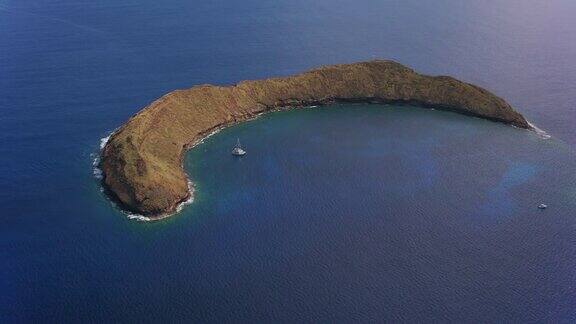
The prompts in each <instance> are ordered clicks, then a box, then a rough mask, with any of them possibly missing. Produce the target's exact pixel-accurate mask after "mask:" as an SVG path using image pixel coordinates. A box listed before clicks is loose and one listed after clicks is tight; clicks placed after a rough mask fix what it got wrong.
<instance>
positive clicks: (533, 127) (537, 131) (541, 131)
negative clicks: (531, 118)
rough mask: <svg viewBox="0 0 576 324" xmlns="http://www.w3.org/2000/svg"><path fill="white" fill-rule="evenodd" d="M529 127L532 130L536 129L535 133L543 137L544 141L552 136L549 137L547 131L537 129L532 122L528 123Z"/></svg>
mask: <svg viewBox="0 0 576 324" xmlns="http://www.w3.org/2000/svg"><path fill="white" fill-rule="evenodd" d="M528 125H530V127H532V129H534V131H535V132H536V134H538V135H539V136H540V137H542V138H543V139H549V138H551V137H552V136H551V135H549V134H548V133H546V131H545V130H543V129H540V128H538V127H536V125H534V124H532V123H531V122H528Z"/></svg>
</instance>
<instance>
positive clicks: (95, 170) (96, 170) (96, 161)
mask: <svg viewBox="0 0 576 324" xmlns="http://www.w3.org/2000/svg"><path fill="white" fill-rule="evenodd" d="M112 134H114V132H111V133H110V134H108V136H106V137H103V138H101V139H100V151H99V152H98V153H93V154H92V157H93V159H92V174H94V177H95V178H96V179H98V180H102V170H101V169H100V154H101V153H102V150H103V149H104V147H105V146H106V143H108V141H109V140H110V136H112ZM101 190H103V189H101Z"/></svg>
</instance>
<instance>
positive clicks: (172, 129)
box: [100, 60, 531, 220]
mask: <svg viewBox="0 0 576 324" xmlns="http://www.w3.org/2000/svg"><path fill="white" fill-rule="evenodd" d="M335 102H362V103H404V104H411V105H412V104H413V105H417V106H421V107H433V108H438V109H444V110H451V111H455V112H459V113H463V114H467V115H472V116H477V117H481V118H486V119H489V120H493V121H498V122H503V123H506V124H510V125H513V126H516V127H519V128H525V129H530V128H531V126H530V124H529V123H528V122H527V121H526V119H525V118H524V117H523V116H522V115H521V114H519V113H518V112H516V111H515V110H514V109H513V108H512V107H511V106H510V105H509V104H508V103H506V102H505V101H504V100H503V99H501V98H499V97H497V96H495V95H494V94H492V93H490V92H488V91H487V90H484V89H482V88H480V87H477V86H475V85H472V84H469V83H465V82H462V81H458V80H456V79H454V78H452V77H448V76H426V75H422V74H418V73H416V72H415V71H413V70H411V69H409V68H407V67H405V66H403V65H401V64H399V63H396V62H393V61H383V60H376V61H370V62H360V63H354V64H342V65H332V66H324V67H320V68H318V69H314V70H311V71H308V72H305V73H302V74H298V75H294V76H289V77H285V78H272V79H267V80H258V81H243V82H240V83H239V84H237V85H233V86H228V87H221V86H212V85H199V86H195V87H192V88H190V89H187V90H176V91H172V92H170V93H168V94H166V95H164V96H163V97H161V98H160V99H158V100H156V101H154V102H152V103H151V104H150V105H149V106H147V107H145V108H144V109H142V110H141V111H140V112H138V113H137V114H136V115H134V116H133V117H131V118H130V119H129V120H128V122H127V123H126V124H124V125H123V126H122V127H120V128H119V129H118V130H116V131H115V132H114V133H113V134H112V135H111V136H110V139H109V140H108V142H107V143H106V145H105V147H104V148H103V150H102V152H101V159H100V168H101V170H102V174H103V178H102V183H103V186H104V188H105V189H106V192H107V194H108V195H109V196H110V197H111V198H112V199H113V200H114V201H116V202H118V204H119V206H120V207H121V208H123V209H125V210H127V211H130V212H133V213H137V214H140V215H144V216H146V217H147V218H148V219H152V220H154V219H161V218H164V217H167V216H169V215H171V214H173V213H174V212H175V211H176V210H177V208H178V206H179V204H181V203H182V202H184V201H186V200H188V199H189V198H190V195H191V192H190V189H189V185H188V179H187V176H186V173H185V172H184V169H183V166H182V162H183V158H184V152H185V151H186V150H187V149H188V148H190V147H191V146H192V145H194V143H197V142H198V141H199V140H201V139H202V138H204V137H205V136H206V135H207V134H210V133H211V132H213V131H215V130H217V129H219V128H222V127H225V126H229V125H233V124H235V123H238V122H241V121H244V120H247V119H250V118H253V117H254V116H256V115H258V114H260V113H263V112H266V111H272V110H276V109H281V108H297V107H304V106H310V105H326V104H332V103H335Z"/></svg>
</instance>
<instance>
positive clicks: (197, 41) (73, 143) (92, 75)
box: [0, 0, 576, 323]
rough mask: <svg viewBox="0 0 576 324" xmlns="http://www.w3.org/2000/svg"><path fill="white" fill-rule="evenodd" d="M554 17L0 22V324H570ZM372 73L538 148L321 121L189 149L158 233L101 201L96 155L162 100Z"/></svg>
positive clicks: (230, 11)
mask: <svg viewBox="0 0 576 324" xmlns="http://www.w3.org/2000/svg"><path fill="white" fill-rule="evenodd" d="M574 16H576V2H575V1H573V0H548V1H537V0H490V1H483V0H470V1H461V0H440V1H416V0H396V1H358V0H354V1H353V0H333V1H328V0H315V1H302V0H290V1H286V0H280V1H254V0H247V1H242V2H240V1H231V0H216V1H202V2H201V1H192V0H168V1H151V0H140V1H135V0H126V1H121V0H99V1H87V0H42V1H40V0H18V1H16V0H0V322H1V323H13V322H18V323H20V322H55V323H63V322H105V321H106V322H119V321H122V322H159V321H171V322H393V323H396V322H458V323H460V322H475V323H478V322H574V321H576V172H575V170H576V153H575V152H576V151H575V149H576V127H574V124H575V123H576V108H575V107H576V104H575V101H574V98H576V64H575V62H576V39H575V38H574V35H576V22H575V21H576V20H574ZM373 58H388V59H394V60H398V61H400V62H401V63H403V64H406V65H409V66H411V67H413V68H415V69H416V70H417V71H419V72H423V73H428V74H448V75H453V76H455V77H458V78H460V79H462V80H465V81H468V82H473V83H475V84H478V85H480V86H483V87H485V88H487V89H489V90H491V91H493V92H495V93H496V94H498V95H500V96H502V97H504V98H505V99H506V100H507V101H509V102H510V103H511V104H512V105H513V106H514V107H516V109H517V110H518V111H520V112H521V113H523V114H524V115H525V116H526V117H527V118H528V119H529V120H530V121H531V122H532V123H534V124H535V125H537V126H538V127H540V128H542V129H544V130H545V131H546V132H547V133H548V134H550V135H551V138H549V139H545V138H543V137H542V136H539V135H537V134H535V133H533V132H528V131H524V130H519V129H516V128H513V127H509V126H506V125H502V124H498V123H493V122H489V121H485V120H480V119H477V118H470V117H466V116H461V115H457V114H454V113H449V112H442V111H436V110H425V109H420V108H416V107H400V106H377V105H335V106H330V107H322V108H310V109H304V110H298V111H287V112H277V113H272V114H268V115H265V116H263V117H261V118H258V119H256V120H253V121H250V122H247V123H245V124H242V125H239V126H236V127H233V128H229V129H225V130H223V131H222V132H220V133H218V134H216V135H214V136H212V137H210V138H208V139H207V140H205V141H204V142H203V143H202V144H200V145H199V146H197V147H196V148H194V149H193V150H191V151H190V152H189V153H188V155H187V158H186V165H185V166H186V170H187V171H188V173H189V175H190V177H191V178H192V180H193V181H194V182H195V184H196V187H195V189H196V192H195V200H194V202H193V203H192V204H191V205H189V206H187V207H186V208H184V210H183V211H182V212H181V213H179V214H178V215H176V216H174V217H172V218H169V219H166V220H164V221H160V222H154V223H146V222H138V221H135V220H131V219H128V217H127V216H126V215H125V214H123V213H121V212H120V211H118V210H117V209H116V208H115V207H114V206H112V204H111V203H110V202H109V201H108V200H107V199H106V197H105V196H104V195H103V194H102V192H101V187H100V185H99V182H98V180H97V179H96V178H95V176H94V170H93V165H92V164H93V161H94V158H95V157H96V156H97V154H98V151H99V146H100V140H101V139H102V138H104V137H106V136H107V135H108V134H109V133H110V132H111V131H113V130H114V129H115V128H117V127H118V126H120V125H121V124H122V123H123V122H125V121H126V120H127V119H128V118H129V117H130V116H131V115H133V114H134V113H136V112H137V111H138V110H139V109H140V108H142V107H143V106H145V105H147V104H148V103H150V102H151V101H153V100H154V99H156V98H158V97H160V96H161V95H162V94H164V93H166V92H168V91H170V90H173V89H177V88H187V87H190V86H193V85H195V84H202V83H212V84H220V85H228V84H233V83H236V82H238V81H240V80H244V79H258V78H265V77H271V76H284V75H289V74H292V73H297V72H301V71H303V70H306V69H309V68H312V67H315V66H318V65H323V64H333V63H348V62H354V61H360V60H370V59H373ZM237 138H240V139H241V140H242V142H243V144H244V146H245V148H246V150H247V151H248V154H247V155H246V156H245V157H243V158H240V159H237V158H236V159H235V158H233V157H232V156H231V155H230V149H231V147H232V146H233V145H234V144H235V142H236V139H237ZM540 203H546V204H548V206H549V207H548V209H546V210H544V211H541V210H539V209H538V208H537V206H538V204H540Z"/></svg>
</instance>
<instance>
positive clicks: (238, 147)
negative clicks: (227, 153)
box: [232, 139, 246, 156]
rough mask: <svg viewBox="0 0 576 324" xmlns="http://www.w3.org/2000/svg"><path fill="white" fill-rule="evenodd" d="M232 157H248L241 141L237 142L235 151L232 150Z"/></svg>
mask: <svg viewBox="0 0 576 324" xmlns="http://www.w3.org/2000/svg"><path fill="white" fill-rule="evenodd" d="M232 155H235V156H243V155H246V151H245V150H244V149H243V148H242V145H241V144H240V139H238V141H237V142H236V146H234V149H232Z"/></svg>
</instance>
